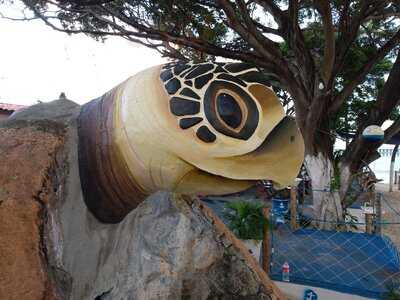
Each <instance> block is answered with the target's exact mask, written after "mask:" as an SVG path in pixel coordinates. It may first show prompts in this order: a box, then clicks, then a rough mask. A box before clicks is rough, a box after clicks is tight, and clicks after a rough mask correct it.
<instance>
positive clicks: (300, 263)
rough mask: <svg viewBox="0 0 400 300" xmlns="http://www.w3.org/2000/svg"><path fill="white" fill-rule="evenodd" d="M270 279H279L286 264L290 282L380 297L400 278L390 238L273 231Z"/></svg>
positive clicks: (398, 266) (357, 234) (311, 230)
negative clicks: (288, 266) (287, 264)
mask: <svg viewBox="0 0 400 300" xmlns="http://www.w3.org/2000/svg"><path fill="white" fill-rule="evenodd" d="M272 240H273V247H274V251H273V252H274V254H273V257H272V262H273V265H272V267H271V277H272V278H273V279H275V280H280V279H281V268H282V265H283V264H284V263H285V262H288V263H289V265H290V280H291V281H292V282H294V283H300V284H306V285H312V286H319V287H324V288H328V289H332V290H337V291H341V292H345V293H351V294H357V295H361V296H365V297H371V298H380V297H381V295H382V293H384V292H386V291H387V286H388V285H389V284H390V283H391V282H392V281H393V280H395V279H397V280H398V279H399V278H400V277H399V276H400V263H399V254H398V251H397V249H396V247H394V246H393V244H392V243H391V241H390V239H388V238H387V237H381V236H377V235H370V234H365V233H353V232H338V231H328V230H316V229H300V230H297V231H294V232H292V231H291V230H290V229H289V228H288V226H286V225H284V226H280V227H279V228H278V229H276V230H274V231H273V238H272Z"/></svg>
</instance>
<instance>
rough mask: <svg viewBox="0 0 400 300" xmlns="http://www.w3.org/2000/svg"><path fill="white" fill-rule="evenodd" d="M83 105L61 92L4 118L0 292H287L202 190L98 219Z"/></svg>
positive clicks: (62, 295) (159, 196)
mask: <svg viewBox="0 0 400 300" xmlns="http://www.w3.org/2000/svg"><path fill="white" fill-rule="evenodd" d="M78 113H79V106H78V105H76V104H74V103H73V102H71V101H68V100H57V101H54V102H52V103H50V104H39V105H36V106H33V107H31V108H29V109H27V110H24V111H23V112H21V113H20V114H16V115H15V116H13V118H12V119H11V120H9V121H7V122H5V123H1V124H0V154H1V160H0V174H1V176H0V270H1V272H0V282H1V284H0V299H29V300H30V299H71V300H75V299H97V300H100V299H103V300H104V299H135V300H136V299H138V300H140V299H270V298H271V297H272V298H283V296H280V294H279V291H277V290H276V288H275V287H274V286H273V285H271V283H270V282H269V281H268V280H267V277H266V275H265V273H262V271H260V268H259V266H256V263H255V262H254V260H253V261H251V259H252V258H251V255H249V253H245V252H246V251H245V250H244V249H241V248H240V247H241V246H240V245H238V243H237V241H236V240H235V238H234V237H232V236H231V235H230V233H229V232H226V229H224V228H223V224H219V225H218V224H217V225H218V226H215V225H216V224H215V223H218V221H216V220H215V217H214V216H212V212H210V211H208V212H207V210H206V209H205V208H204V207H203V206H202V204H201V203H200V202H199V201H198V200H196V199H194V198H187V197H184V196H181V195H176V194H171V193H168V192H158V193H156V194H154V195H152V196H150V197H149V198H148V199H147V200H146V201H145V202H143V203H142V204H141V205H139V207H137V208H136V209H135V210H134V211H132V212H131V213H130V214H128V215H127V216H126V218H125V219H124V220H123V221H122V222H120V223H119V224H111V225H110V224H103V223H100V222H98V221H97V219H95V218H94V217H93V215H91V213H90V212H89V211H88V210H87V209H86V206H85V204H84V201H83V199H82V192H81V189H80V181H79V171H78V160H77V129H76V116H77V114H78ZM249 257H250V258H249ZM276 295H278V296H276Z"/></svg>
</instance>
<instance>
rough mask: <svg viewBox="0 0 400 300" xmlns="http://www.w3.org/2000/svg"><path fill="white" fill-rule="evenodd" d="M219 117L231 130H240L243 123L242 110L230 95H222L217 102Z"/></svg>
mask: <svg viewBox="0 0 400 300" xmlns="http://www.w3.org/2000/svg"><path fill="white" fill-rule="evenodd" d="M216 106H217V111H218V115H219V117H220V118H221V119H222V120H223V121H224V122H225V123H226V125H228V126H229V127H231V128H234V129H236V128H238V127H239V126H240V124H241V123H242V118H243V116H242V110H241V108H240V106H239V104H238V103H237V101H236V100H235V98H234V97H232V96H231V95H229V94H226V93H221V94H219V95H218V96H217V101H216Z"/></svg>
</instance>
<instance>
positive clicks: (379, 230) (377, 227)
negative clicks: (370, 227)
mask: <svg viewBox="0 0 400 300" xmlns="http://www.w3.org/2000/svg"><path fill="white" fill-rule="evenodd" d="M381 202H382V194H381V193H376V192H375V234H378V235H380V234H381V233H382V226H381V222H382V204H381Z"/></svg>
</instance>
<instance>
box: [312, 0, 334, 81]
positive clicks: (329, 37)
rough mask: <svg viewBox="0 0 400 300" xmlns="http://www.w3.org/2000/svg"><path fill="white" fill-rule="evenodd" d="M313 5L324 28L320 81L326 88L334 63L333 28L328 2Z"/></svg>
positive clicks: (316, 0) (317, 1) (319, 1)
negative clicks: (321, 80) (322, 81)
mask: <svg viewBox="0 0 400 300" xmlns="http://www.w3.org/2000/svg"><path fill="white" fill-rule="evenodd" d="M314 3H315V7H316V8H317V10H318V12H319V13H320V15H321V17H322V23H323V27H324V36H325V45H324V58H323V60H322V79H323V80H324V83H325V86H328V82H329V81H330V80H331V75H332V70H333V64H334V62H335V28H334V26H333V22H332V11H331V6H330V1H325V0H315V1H314Z"/></svg>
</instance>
